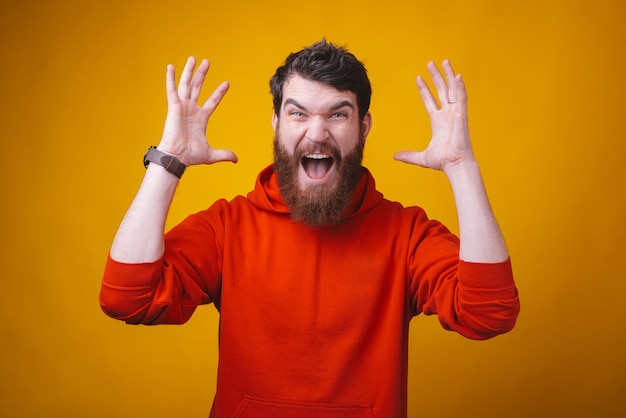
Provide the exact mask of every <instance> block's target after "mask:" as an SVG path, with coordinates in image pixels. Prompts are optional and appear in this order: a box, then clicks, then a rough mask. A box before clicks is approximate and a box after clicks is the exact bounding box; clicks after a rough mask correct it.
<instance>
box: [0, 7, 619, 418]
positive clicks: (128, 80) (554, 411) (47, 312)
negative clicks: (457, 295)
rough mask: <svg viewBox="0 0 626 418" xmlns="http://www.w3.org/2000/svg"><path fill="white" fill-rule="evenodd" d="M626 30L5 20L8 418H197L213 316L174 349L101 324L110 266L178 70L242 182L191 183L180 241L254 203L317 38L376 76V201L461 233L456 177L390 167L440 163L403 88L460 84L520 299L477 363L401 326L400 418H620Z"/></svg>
mask: <svg viewBox="0 0 626 418" xmlns="http://www.w3.org/2000/svg"><path fill="white" fill-rule="evenodd" d="M625 12H626V7H625V6H624V3H623V2H622V1H621V0H595V1H585V0H580V1H572V0H560V1H551V0H531V1H525V2H505V1H501V0H473V1H460V0H449V1H445V2H434V1H371V0H360V1H354V0H344V1H341V2H323V1H321V2H304V3H303V2H282V3H281V2H269V1H248V2H246V1H242V0H228V1H226V0H223V1H219V2H218V1H211V0H205V1H196V0H189V1H185V2H173V1H144V2H133V1H128V0H110V1H71V0H58V1H34V0H20V1H17V0H5V1H3V2H2V6H0V35H1V37H2V38H1V39H2V42H1V46H0V48H1V49H0V60H1V62H0V63H1V68H0V88H1V90H0V93H1V95H0V100H1V102H0V103H1V104H0V106H1V111H0V138H1V141H2V147H1V160H0V161H1V162H0V179H1V181H2V188H1V190H2V217H1V221H0V222H2V225H1V226H2V229H1V231H2V238H1V245H2V247H1V249H0V250H1V251H0V257H1V260H0V261H1V262H2V270H3V274H2V277H1V279H0V314H1V319H2V331H1V334H2V337H1V342H0V347H1V348H0V350H1V351H0V373H1V377H2V379H1V381H0V385H1V387H0V415H1V416H3V417H44V416H45V417H87V416H88V417H103V418H104V417H119V418H123V417H144V416H151V417H203V416H207V415H208V412H209V408H210V404H211V400H212V396H213V393H214V390H215V368H216V363H217V351H216V347H217V332H216V327H217V314H216V312H215V309H214V308H213V307H201V308H200V309H198V311H197V312H196V315H195V316H194V317H193V318H192V320H191V321H190V322H189V323H188V324H186V325H184V326H162V327H133V326H128V325H125V324H123V323H120V322H117V321H114V320H112V319H109V318H107V317H105V316H104V314H102V313H101V311H100V309H99V306H98V303H97V295H98V291H99V286H100V277H101V274H102V269H103V266H104V262H105V258H106V255H107V251H108V248H109V246H110V243H111V240H112V238H113V235H114V233H115V231H116V228H117V225H118V223H119V221H120V220H121V218H122V216H123V214H124V212H125V211H126V208H127V207H128V204H129V203H130V201H131V199H132V197H133V196H134V193H135V191H136V189H137V186H138V185H139V182H140V180H141V178H142V173H143V167H142V164H141V159H142V156H143V152H144V151H145V149H146V148H147V147H148V146H149V145H152V144H156V143H157V142H158V140H159V137H160V132H161V128H162V124H163V118H164V115H165V111H166V105H165V94H164V75H165V66H166V65H167V64H168V63H173V64H175V65H176V66H177V68H178V69H180V68H181V66H182V65H183V63H184V60H185V58H186V57H187V56H188V55H195V56H198V57H207V58H209V59H211V61H212V62H213V67H212V69H211V71H210V75H209V80H208V82H207V84H208V87H211V88H212V87H214V86H216V85H217V84H218V83H219V82H220V81H222V80H224V79H227V80H229V81H230V82H231V85H232V87H231V91H230V92H229V93H228V96H227V97H226V99H225V100H224V102H223V103H222V106H221V107H220V108H219V109H218V111H217V113H216V115H215V116H214V118H213V119H212V121H211V124H210V127H209V138H210V140H211V141H212V143H213V145H215V146H219V147H228V148H231V149H233V150H234V151H235V152H236V153H237V154H238V156H239V158H240V163H239V164H237V165H231V164H223V165H219V166H211V167H195V168H193V169H192V170H190V171H189V172H188V173H187V174H186V176H185V178H184V179H183V181H182V183H181V186H180V188H179V190H178V192H177V196H176V199H175V202H174V205H173V208H172V212H171V216H170V220H169V224H170V225H171V224H173V223H175V222H177V221H179V220H181V218H182V217H183V216H185V215H186V214H188V213H190V212H193V211H196V210H200V209H203V208H205V207H206V206H208V205H209V204H210V203H212V202H213V201H214V200H215V199H217V198H219V197H227V198H230V197H232V196H234V195H236V194H241V193H246V192H247V191H248V190H249V189H250V188H252V186H253V182H254V179H255V176H256V173H257V172H258V171H259V170H260V169H261V168H262V167H264V166H265V165H266V164H267V163H269V162H270V159H271V139H272V137H271V128H270V117H271V100H270V95H269V93H268V79H269V77H270V76H271V75H272V73H273V71H274V69H275V68H276V66H278V65H279V64H280V63H281V62H282V61H283V59H284V58H285V56H286V55H287V53H289V52H291V51H295V50H298V49H300V48H301V47H302V46H305V45H308V44H310V43H312V42H314V41H316V40H318V39H320V38H322V37H323V36H325V37H327V38H328V39H329V40H331V41H334V42H336V43H339V44H346V45H348V47H349V48H350V49H351V50H352V51H353V52H354V53H356V55H357V56H359V57H360V58H361V59H362V60H363V61H364V62H365V64H366V65H367V66H368V68H369V73H370V76H371V80H372V84H373V90H374V95H373V105H372V109H371V110H372V113H373V118H374V125H373V131H372V133H371V135H370V137H369V140H368V144H367V147H366V157H365V158H366V161H365V162H366V165H368V166H369V167H370V168H371V170H372V171H373V173H374V175H375V176H376V179H377V182H378V186H379V188H380V189H381V190H382V191H383V192H384V193H385V194H386V196H387V197H389V198H390V199H394V200H400V201H402V202H404V203H405V204H419V205H421V206H423V207H424V208H425V209H426V210H427V211H428V213H429V215H430V216H431V217H434V218H438V219H440V220H442V221H444V222H445V223H447V224H448V225H449V226H450V227H451V228H452V229H455V230H456V215H455V211H454V206H453V201H452V196H451V192H450V189H449V186H448V184H447V181H446V179H445V177H444V176H443V175H442V174H441V173H438V172H430V171H427V170H423V169H419V168H417V167H413V166H406V165H402V164H400V163H397V162H394V161H393V160H392V155H393V154H394V152H395V151H397V150H400V149H407V148H409V149H422V148H423V147H424V146H425V145H426V144H427V142H428V138H429V125H428V120H427V118H426V115H425V112H424V109H423V107H422V104H421V102H420V100H419V97H418V94H417V89H416V87H415V84H414V79H415V76H416V75H417V74H420V73H421V74H424V73H425V65H426V63H427V61H429V60H435V61H436V62H441V60H442V59H444V58H446V57H448V58H450V59H451V60H452V63H453V65H454V66H455V68H456V69H457V70H458V71H459V72H461V73H462V74H463V75H464V77H465V80H466V83H467V85H468V90H469V97H470V128H471V133H472V139H473V143H474V147H475V151H476V154H477V157H478V159H479V161H480V162H481V167H482V170H483V174H484V177H485V181H486V183H487V186H488V190H489V193H490V197H491V201H492V204H493V207H494V209H495V211H496V214H497V216H498V219H499V222H500V224H501V226H502V228H503V230H504V232H505V236H506V239H507V242H508V245H509V249H510V252H511V255H512V260H513V263H514V269H515V274H516V280H517V284H518V286H519V290H520V293H521V300H522V313H521V316H520V318H519V321H518V325H517V327H516V328H515V330H514V331H512V332H511V333H510V334H507V335H504V336H501V337H498V338H496V339H494V340H490V341H487V342H475V341H469V340H465V339H463V338H462V337H460V336H458V335H456V334H453V333H449V332H445V331H443V330H442V329H441V328H440V326H439V324H438V321H437V320H436V318H433V317H418V318H417V319H415V320H414V321H413V322H412V337H411V357H410V388H409V391H410V401H409V411H410V416H411V417H430V418H433V417H453V416H463V417H556V416H578V415H580V416H590V417H617V416H624V414H626V400H625V399H626V398H625V397H624V389H625V388H626V360H625V359H624V354H625V353H626V325H625V324H626V306H625V305H626V274H625V273H624V270H625V269H624V266H623V263H624V261H625V257H624V256H625V255H626V251H625V249H626V246H625V244H624V239H625V233H626V228H625V226H624V213H625V212H626V207H625V206H626V205H625V203H624V193H625V183H626V182H625V180H626V178H625V174H624V172H625V171H624V155H626V141H625V140H626V138H625V134H624V125H625V122H624V121H625V120H626V119H625V117H624V113H625V100H626V81H625V80H624V77H625V75H624V73H625V70H626V65H625V54H624V45H625V42H624V41H626V36H625V35H626V30H625V29H624V28H625V26H624V24H623V20H624V18H625V17H626V13H625ZM205 93H206V92H205ZM251 349H254V348H253V347H251ZM372 378H373V379H375V378H376V376H372Z"/></svg>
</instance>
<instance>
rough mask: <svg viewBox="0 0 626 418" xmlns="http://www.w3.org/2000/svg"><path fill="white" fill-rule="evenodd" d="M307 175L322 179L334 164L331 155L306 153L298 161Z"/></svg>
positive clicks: (313, 178) (314, 178)
mask: <svg viewBox="0 0 626 418" xmlns="http://www.w3.org/2000/svg"><path fill="white" fill-rule="evenodd" d="M300 163H301V164H302V168H303V169H304V172H305V173H306V175H307V177H309V178H310V179H312V180H322V179H323V178H324V177H326V175H327V174H328V173H330V171H331V170H332V168H333V166H334V165H335V160H334V158H333V157H332V156H330V155H328V154H322V153H314V154H306V155H305V156H304V157H302V160H301V161H300Z"/></svg>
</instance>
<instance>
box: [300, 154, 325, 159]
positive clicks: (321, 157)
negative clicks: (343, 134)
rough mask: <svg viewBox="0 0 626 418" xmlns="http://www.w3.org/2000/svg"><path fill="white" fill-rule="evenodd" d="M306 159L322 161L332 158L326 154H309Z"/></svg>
mask: <svg viewBox="0 0 626 418" xmlns="http://www.w3.org/2000/svg"><path fill="white" fill-rule="evenodd" d="M305 157H306V158H312V159H314V160H322V159H324V158H330V156H329V155H326V154H307V155H305Z"/></svg>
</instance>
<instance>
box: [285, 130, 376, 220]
mask: <svg viewBox="0 0 626 418" xmlns="http://www.w3.org/2000/svg"><path fill="white" fill-rule="evenodd" d="M364 146H365V138H363V136H362V135H361V138H360V140H359V142H358V143H357V145H356V146H355V148H354V150H352V151H351V152H350V153H349V154H348V155H346V156H345V157H344V158H342V157H341V155H340V153H339V151H337V150H323V149H322V150H321V151H322V152H326V153H328V154H330V155H332V156H333V158H334V159H335V169H336V170H337V171H338V173H337V177H336V180H335V181H334V182H333V183H332V184H330V185H326V184H320V185H308V186H307V187H306V188H305V189H304V190H302V189H301V188H300V186H299V185H298V169H299V168H300V159H301V158H302V156H303V155H304V154H305V152H302V151H301V150H296V152H295V155H291V154H289V152H288V151H287V150H286V149H285V148H284V147H283V145H282V143H281V142H280V138H279V136H278V133H277V134H275V135H274V171H275V172H276V175H277V176H278V186H279V187H280V194H281V196H282V198H283V200H284V202H285V205H287V207H288V208H289V209H290V210H291V219H293V220H294V221H296V222H299V223H302V224H304V225H307V226H315V227H320V226H325V225H336V224H338V223H340V222H341V221H342V220H343V218H344V214H345V210H346V208H347V207H348V205H349V204H350V201H351V199H352V195H353V193H354V189H355V188H356V185H357V183H358V181H359V176H360V174H361V163H362V161H363V149H364Z"/></svg>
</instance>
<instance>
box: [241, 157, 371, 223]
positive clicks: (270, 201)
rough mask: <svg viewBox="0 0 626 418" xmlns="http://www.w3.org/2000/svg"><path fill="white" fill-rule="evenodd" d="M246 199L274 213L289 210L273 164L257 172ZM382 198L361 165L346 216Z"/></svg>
mask: <svg viewBox="0 0 626 418" xmlns="http://www.w3.org/2000/svg"><path fill="white" fill-rule="evenodd" d="M248 199H249V200H250V201H251V202H252V204H254V205H255V206H257V207H258V208H259V209H261V210H265V211H269V212H276V213H289V212H290V211H289V208H288V207H287V206H286V205H285V203H284V201H283V198H282V196H281V195H280V188H279V187H278V176H277V175H276V172H275V171H274V166H273V165H269V166H267V167H266V168H265V169H263V171H261V172H260V173H259V175H258V177H257V179H256V185H255V188H254V190H252V191H251V192H250V193H248ZM382 199H383V195H382V193H380V192H379V191H378V190H376V183H375V181H374V177H373V176H372V174H371V173H370V172H369V170H368V169H367V168H365V167H361V175H360V177H359V181H358V183H357V185H356V188H355V190H354V194H353V195H352V200H351V202H350V206H349V207H348V211H347V212H346V218H351V217H353V216H356V215H359V214H361V213H363V212H365V211H367V210H368V209H370V208H372V207H374V206H376V205H377V204H378V203H379V202H380V201H381V200H382Z"/></svg>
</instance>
